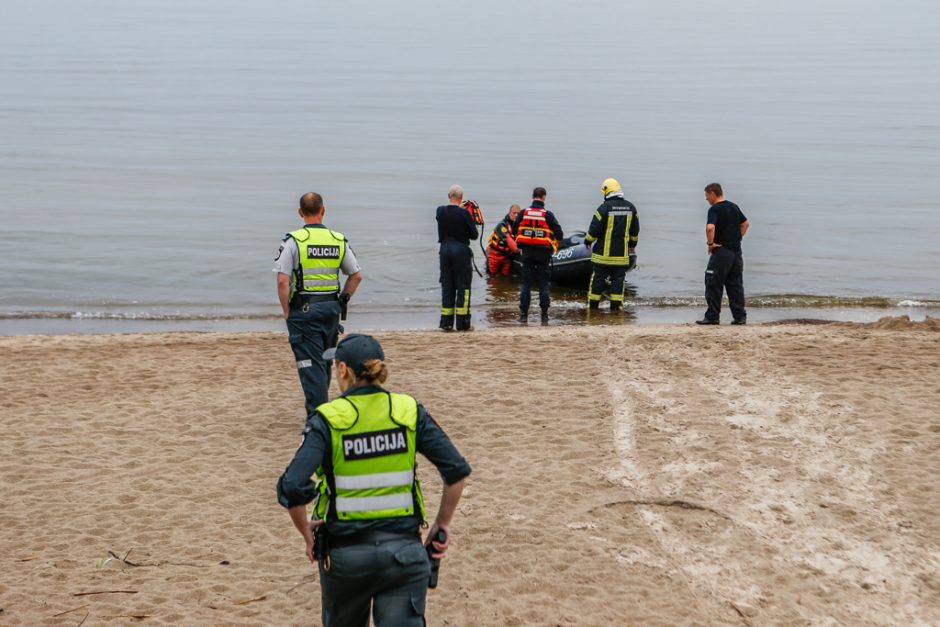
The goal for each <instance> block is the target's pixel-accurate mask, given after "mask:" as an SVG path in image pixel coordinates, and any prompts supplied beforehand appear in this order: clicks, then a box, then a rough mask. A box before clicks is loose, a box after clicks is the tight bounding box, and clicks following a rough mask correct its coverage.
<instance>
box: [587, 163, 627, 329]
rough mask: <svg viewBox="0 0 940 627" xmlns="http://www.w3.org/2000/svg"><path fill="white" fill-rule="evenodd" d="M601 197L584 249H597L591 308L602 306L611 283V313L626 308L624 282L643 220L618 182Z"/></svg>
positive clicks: (605, 184)
mask: <svg viewBox="0 0 940 627" xmlns="http://www.w3.org/2000/svg"><path fill="white" fill-rule="evenodd" d="M601 193H603V194H604V202H603V203H601V206H600V207H598V208H597V211H595V212H594V218H593V219H592V220H591V226H590V227H588V232H587V235H586V236H585V237H584V245H585V246H587V247H589V248H590V247H592V246H593V249H592V252H591V284H590V285H589V286H588V306H589V307H590V308H591V309H597V308H598V307H599V306H600V304H601V298H602V295H603V294H604V292H606V291H607V290H608V287H607V282H608V281H610V288H609V289H610V310H611V311H617V310H619V309H621V308H622V307H623V279H624V277H625V276H626V274H627V270H628V269H629V267H630V264H631V261H632V260H635V259H636V245H637V242H638V241H639V237H640V218H639V217H638V216H637V214H636V207H634V206H633V203H631V202H630V201H629V200H626V199H625V198H624V197H623V190H622V189H621V187H620V183H619V182H617V179H605V180H604V182H603V183H602V184H601Z"/></svg>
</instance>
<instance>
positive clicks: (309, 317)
mask: <svg viewBox="0 0 940 627" xmlns="http://www.w3.org/2000/svg"><path fill="white" fill-rule="evenodd" d="M297 214H298V215H299V216H300V218H301V219H302V220H303V221H304V225H303V228H300V229H297V230H296V231H291V232H290V233H288V234H287V235H285V236H284V239H283V241H282V242H281V247H280V249H278V251H277V257H275V258H274V272H276V273H277V297H278V300H279V301H280V303H281V310H282V312H283V313H284V318H285V319H286V320H287V333H288V339H289V341H290V347H291V349H292V350H293V351H294V357H295V358H296V359H297V373H298V375H299V376H300V385H301V387H302V388H303V390H304V400H305V403H304V405H305V406H306V409H307V417H308V418H309V417H310V416H312V415H313V413H314V411H315V410H316V408H317V406H318V405H321V404H323V403H325V402H327V401H328V400H330V399H329V397H328V390H329V387H330V362H329V361H326V360H324V359H323V352H324V351H325V350H326V349H328V348H330V347H331V346H334V345H335V344H336V340H337V337H338V336H339V319H340V314H341V313H342V310H343V307H344V306H345V304H346V303H348V302H349V299H350V298H351V297H352V295H353V294H355V293H356V288H357V287H359V283H360V282H362V272H361V271H360V269H359V262H357V261H356V255H355V254H354V253H353V251H352V248H351V247H350V246H349V243H348V242H347V241H346V237H345V236H344V235H343V234H342V233H338V232H336V231H331V230H330V229H328V228H326V226H325V225H324V224H323V216H324V215H326V207H325V206H324V205H323V197H322V196H320V194H317V193H315V192H308V193H306V194H304V195H303V196H301V198H300V208H299V209H298V210H297ZM340 270H342V272H343V274H346V275H348V276H347V278H346V283H345V284H344V285H343V288H342V291H340V285H339V273H340Z"/></svg>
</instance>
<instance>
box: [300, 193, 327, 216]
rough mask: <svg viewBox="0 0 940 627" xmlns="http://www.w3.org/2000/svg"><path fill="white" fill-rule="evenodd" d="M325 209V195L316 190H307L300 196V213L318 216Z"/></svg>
mask: <svg viewBox="0 0 940 627" xmlns="http://www.w3.org/2000/svg"><path fill="white" fill-rule="evenodd" d="M321 211H323V196H321V195H320V194H318V193H316V192H307V193H306V194H304V195H303V196H301V197H300V213H302V214H304V215H305V216H318V215H320V212H321Z"/></svg>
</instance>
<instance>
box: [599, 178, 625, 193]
mask: <svg viewBox="0 0 940 627" xmlns="http://www.w3.org/2000/svg"><path fill="white" fill-rule="evenodd" d="M620 189H621V188H620V183H619V182H617V179H604V182H603V183H601V192H602V193H603V194H604V196H606V195H607V194H609V193H610V192H619V191H620Z"/></svg>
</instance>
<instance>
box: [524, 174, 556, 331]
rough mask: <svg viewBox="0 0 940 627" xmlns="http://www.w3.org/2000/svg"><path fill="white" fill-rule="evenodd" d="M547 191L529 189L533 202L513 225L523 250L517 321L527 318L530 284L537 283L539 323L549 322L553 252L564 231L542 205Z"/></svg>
mask: <svg viewBox="0 0 940 627" xmlns="http://www.w3.org/2000/svg"><path fill="white" fill-rule="evenodd" d="M547 195H548V193H547V192H546V191H545V188H544V187H536V188H535V189H534V190H532V204H531V206H530V207H529V208H528V209H525V210H524V211H520V212H519V215H518V217H516V221H515V222H513V225H512V234H513V237H515V239H516V245H517V246H518V247H519V249H520V250H522V287H521V288H520V290H519V311H520V314H519V322H527V321H528V320H529V304H530V303H531V300H532V295H531V289H532V284H533V283H535V282H538V284H539V307H540V308H541V309H542V322H543V323H547V322H548V307H549V304H550V303H551V299H550V297H549V288H550V287H551V267H552V266H551V264H552V254H554V252H555V251H556V250H557V249H558V242H560V241H561V240H562V239H563V238H564V237H565V234H564V232H563V231H562V230H561V225H560V224H558V220H556V219H555V216H554V214H553V213H552V212H551V211H549V210H548V209H546V208H545V197H546V196H547Z"/></svg>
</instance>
